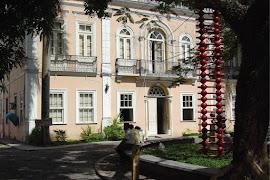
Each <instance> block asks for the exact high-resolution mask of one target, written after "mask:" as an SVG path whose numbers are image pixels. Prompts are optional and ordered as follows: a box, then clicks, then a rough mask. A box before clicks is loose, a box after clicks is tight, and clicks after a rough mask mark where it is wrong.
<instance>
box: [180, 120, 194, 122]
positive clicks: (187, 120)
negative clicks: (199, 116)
mask: <svg viewBox="0 0 270 180" xmlns="http://www.w3.org/2000/svg"><path fill="white" fill-rule="evenodd" d="M181 122H196V120H181Z"/></svg>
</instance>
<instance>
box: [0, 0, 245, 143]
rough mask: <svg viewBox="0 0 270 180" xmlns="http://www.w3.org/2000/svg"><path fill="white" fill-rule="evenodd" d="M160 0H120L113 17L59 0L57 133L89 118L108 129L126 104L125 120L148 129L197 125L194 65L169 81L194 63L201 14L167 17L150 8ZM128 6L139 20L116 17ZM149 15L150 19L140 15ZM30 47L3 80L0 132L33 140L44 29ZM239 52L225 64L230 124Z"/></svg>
mask: <svg viewBox="0 0 270 180" xmlns="http://www.w3.org/2000/svg"><path fill="white" fill-rule="evenodd" d="M155 5H156V2H154V1H149V0H148V1H142V0H141V1H135V0H132V1H131V0H129V1H128V0H126V1H124V0H114V1H112V2H111V3H110V4H109V7H108V8H107V12H108V14H109V17H106V18H101V19H99V18H98V17H97V16H96V15H92V16H89V15H85V12H84V4H83V1H80V0H77V1H76V0H63V1H62V2H61V6H62V12H61V14H60V15H59V17H57V18H56V20H55V22H54V28H53V36H52V38H51V47H50V53H51V55H50V75H51V76H50V117H51V118H52V125H51V126H50V131H51V136H52V137H53V130H55V129H61V130H66V133H67V138H68V139H79V138H80V134H81V132H82V128H85V127H87V125H89V126H90V127H91V128H92V132H93V133H94V132H102V131H103V129H104V127H106V126H108V125H110V124H111V123H112V119H114V118H115V117H116V116H117V115H118V114H119V113H120V112H121V116H122V118H123V122H128V123H132V124H133V125H134V126H140V127H141V128H142V130H143V131H144V133H145V134H146V137H151V136H182V135H183V134H184V133H187V132H192V133H197V132H198V130H199V129H200V128H201V127H200V126H199V125H198V124H199V123H200V120H199V116H200V113H199V111H200V101H199V100H198V99H199V98H200V94H199V92H200V89H199V88H198V86H200V82H199V81H198V77H197V72H196V67H193V68H191V69H193V70H191V71H190V72H188V73H187V74H186V76H185V82H183V83H179V84H177V85H174V86H171V83H172V81H174V80H175V79H176V78H178V77H179V74H177V73H176V71H175V70H174V69H173V67H175V66H178V65H182V66H191V65H185V63H183V62H185V61H188V60H189V59H190V57H192V56H194V55H195V51H196V48H197V47H198V46H197V43H198V39H196V37H197V36H198V33H197V32H196V31H197V29H196V25H197V24H198V22H197V20H196V14H195V13H194V12H192V11H190V10H189V9H187V8H186V7H184V6H178V7H176V8H175V12H177V14H179V15H178V16H173V15H172V16H171V17H170V19H168V18H166V17H165V16H163V15H160V14H158V13H155V12H152V11H150V9H151V8H153V7H154V6H155ZM124 6H125V7H128V8H129V11H128V13H130V15H131V17H132V18H133V20H134V22H135V23H133V22H131V21H127V22H126V23H123V22H121V21H120V22H119V21H118V20H119V17H120V16H115V13H116V12H117V11H119V10H121V8H123V7H124ZM126 11H127V10H126ZM144 17H147V19H145V21H141V22H140V20H141V19H142V18H144ZM136 22H140V23H136ZM24 47H25V52H26V56H27V59H26V60H25V63H24V65H23V66H22V67H18V68H16V69H14V70H13V71H12V72H11V74H10V76H9V78H6V79H5V80H4V81H5V86H6V88H7V92H2V93H1V96H0V118H1V119H0V135H1V136H2V137H6V138H12V139H16V140H19V141H23V142H27V141H28V137H29V134H30V133H31V131H32V129H33V128H34V127H35V120H36V119H41V87H42V84H41V73H42V42H41V41H40V36H39V35H28V36H27V37H26V40H25V43H24ZM238 59H240V58H238V57H236V58H235V59H234V60H233V61H232V62H231V63H230V64H229V66H224V70H226V73H227V75H226V78H225V81H224V83H223V86H224V88H223V89H222V90H223V91H224V94H223V95H224V104H225V107H224V116H225V117H226V126H227V130H233V126H234V102H235V86H236V80H235V77H236V76H237V68H238V67H239V66H240V64H239V62H238ZM209 83H211V82H209ZM213 83H214V82H213ZM213 85H214V84H213ZM213 92H214V90H213ZM208 96H209V97H210V96H211V98H213V97H214V94H209V95H208ZM211 110H212V111H214V106H209V111H211ZM9 112H12V113H15V114H16V115H17V116H18V118H19V124H18V126H14V124H13V123H12V122H11V121H10V120H8V119H7V118H6V117H5V115H6V114H7V113H9ZM123 122H120V123H123Z"/></svg>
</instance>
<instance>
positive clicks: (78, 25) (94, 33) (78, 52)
mask: <svg viewBox="0 0 270 180" xmlns="http://www.w3.org/2000/svg"><path fill="white" fill-rule="evenodd" d="M80 25H85V26H91V33H90V32H89V33H87V32H80V29H79V27H80ZM80 33H81V34H84V35H91V37H92V39H91V40H92V49H91V56H96V23H95V22H89V21H77V22H76V55H78V56H80V47H79V45H80V44H79V43H80ZM84 38H85V37H84ZM85 39H86V38H85ZM85 42H86V41H85ZM85 46H87V43H85ZM84 56H87V53H86V51H85V52H84Z"/></svg>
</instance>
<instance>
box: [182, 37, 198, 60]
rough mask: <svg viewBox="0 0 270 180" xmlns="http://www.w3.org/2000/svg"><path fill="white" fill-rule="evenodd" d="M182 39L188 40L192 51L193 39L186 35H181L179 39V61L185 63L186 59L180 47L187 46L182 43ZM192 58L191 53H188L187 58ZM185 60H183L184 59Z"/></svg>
mask: <svg viewBox="0 0 270 180" xmlns="http://www.w3.org/2000/svg"><path fill="white" fill-rule="evenodd" d="M184 37H187V38H189V39H190V44H189V45H190V49H193V48H194V40H193V37H192V36H191V35H190V34H188V33H186V32H185V33H182V34H181V35H180V37H179V59H180V60H181V61H182V60H185V61H187V59H186V58H185V57H184V52H182V45H187V43H183V41H182V39H183V38H184ZM192 56H193V53H192V52H191V53H190V56H189V57H192ZM184 58H185V59H184Z"/></svg>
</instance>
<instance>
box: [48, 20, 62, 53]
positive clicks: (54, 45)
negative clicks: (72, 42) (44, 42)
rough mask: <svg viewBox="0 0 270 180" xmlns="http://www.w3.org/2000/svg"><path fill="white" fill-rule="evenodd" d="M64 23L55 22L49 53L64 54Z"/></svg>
mask: <svg viewBox="0 0 270 180" xmlns="http://www.w3.org/2000/svg"><path fill="white" fill-rule="evenodd" d="M63 24H64V23H63V22H55V23H54V26H53V31H52V37H51V54H52V55H54V54H57V55H63V54H64V50H63V49H64V48H63V46H64V25H63Z"/></svg>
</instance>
